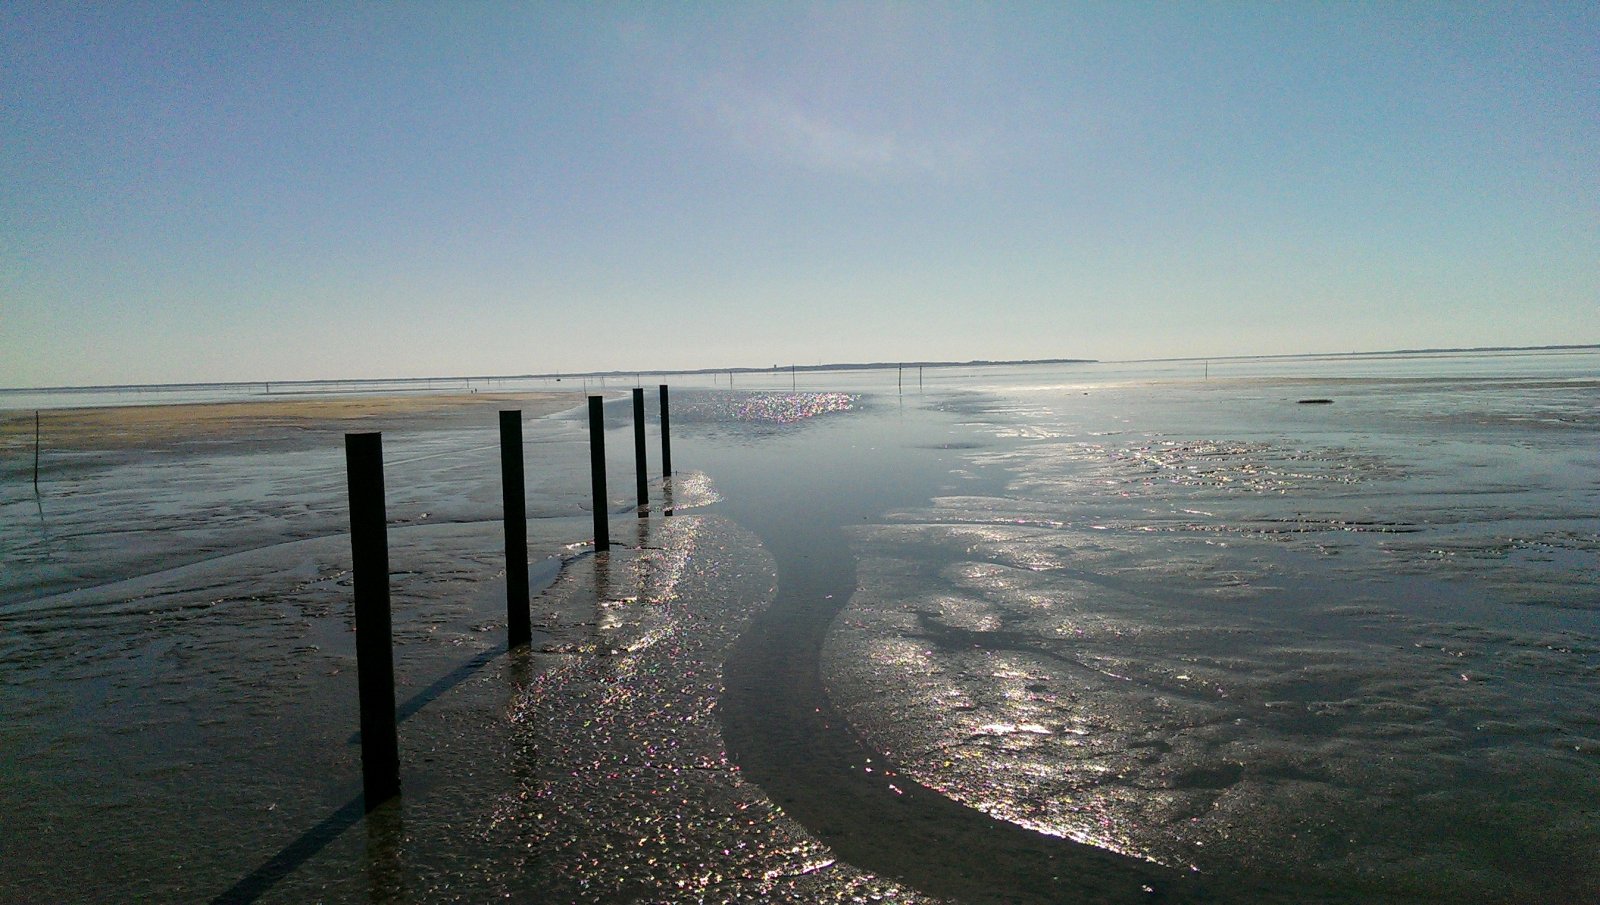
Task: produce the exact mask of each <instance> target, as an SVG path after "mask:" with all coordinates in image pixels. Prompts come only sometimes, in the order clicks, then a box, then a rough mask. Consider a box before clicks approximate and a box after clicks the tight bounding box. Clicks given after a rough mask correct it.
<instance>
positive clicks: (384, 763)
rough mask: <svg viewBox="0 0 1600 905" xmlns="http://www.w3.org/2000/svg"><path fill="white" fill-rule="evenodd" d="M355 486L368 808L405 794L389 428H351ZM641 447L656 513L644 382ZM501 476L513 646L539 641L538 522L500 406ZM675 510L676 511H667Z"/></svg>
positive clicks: (667, 471) (637, 455) (350, 470)
mask: <svg viewBox="0 0 1600 905" xmlns="http://www.w3.org/2000/svg"><path fill="white" fill-rule="evenodd" d="M604 404H605V400H604V399H603V398H602V397H600V396H590V397H589V468H590V473H591V479H592V482H593V490H594V535H595V536H594V548H595V552H596V553H600V552H604V551H606V550H609V549H610V548H611V531H610V524H609V521H608V513H607V506H606V441H605V417H604ZM344 449H345V471H346V477H347V479H348V481H349V489H350V552H351V554H352V558H353V560H354V568H353V579H354V585H355V587H354V595H355V614H356V673H357V684H358V685H359V687H360V696H361V788H362V797H363V798H364V800H365V806H366V809H367V811H369V812H370V811H372V810H373V809H374V808H376V807H377V806H378V805H380V804H382V803H383V802H385V801H387V800H388V799H390V798H392V797H393V796H395V795H398V794H400V746H399V732H398V728H397V720H396V718H395V706H394V653H393V642H392V632H391V627H390V621H389V537H388V527H387V516H386V514H385V511H384V494H383V434H381V433H359V434H345V435H344ZM633 451H634V462H635V470H636V472H637V474H638V491H639V516H640V517H641V518H643V517H644V516H645V515H646V514H647V511H646V505H647V503H648V502H649V484H650V481H649V478H648V477H647V475H646V467H647V466H646V462H645V433H644V389H643V388H639V387H636V388H634V391H633ZM661 472H662V475H663V477H665V478H668V479H670V478H671V477H672V443H671V439H670V437H669V436H668V421H667V386H666V384H662V385H661ZM500 482H501V488H502V492H503V498H504V508H505V539H506V625H507V644H508V646H509V647H512V648H515V647H518V646H520V645H523V644H527V643H529V642H530V641H532V640H533V626H532V623H531V621H530V619H529V615H528V605H529V594H528V519H527V500H526V495H525V494H526V484H525V482H524V480H523V474H522V413H521V412H520V411H502V412H501V413H500ZM666 514H667V515H671V514H672V510H671V509H667V510H666Z"/></svg>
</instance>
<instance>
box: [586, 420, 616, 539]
mask: <svg viewBox="0 0 1600 905" xmlns="http://www.w3.org/2000/svg"><path fill="white" fill-rule="evenodd" d="M589 478H590V483H591V485H592V486H593V488H594V551H595V552H596V553H600V552H602V551H605V550H609V549H611V524H610V522H609V521H608V520H607V518H606V415H605V399H603V398H602V397H600V396H590V397H589Z"/></svg>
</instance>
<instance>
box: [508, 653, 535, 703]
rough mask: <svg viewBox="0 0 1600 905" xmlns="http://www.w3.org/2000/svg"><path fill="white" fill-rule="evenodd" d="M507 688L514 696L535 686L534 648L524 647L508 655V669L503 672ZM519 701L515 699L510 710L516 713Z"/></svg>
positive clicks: (512, 700)
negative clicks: (530, 686)
mask: <svg viewBox="0 0 1600 905" xmlns="http://www.w3.org/2000/svg"><path fill="white" fill-rule="evenodd" d="M503 675H504V676H505V679H506V684H507V686H509V687H510V690H511V693H512V694H513V695H519V694H521V693H522V692H523V691H525V690H527V688H528V686H529V685H531V684H533V647H532V646H531V645H523V646H522V647H518V648H515V649H513V650H511V651H509V652H507V654H506V668H505V670H504V671H503ZM516 708H517V699H516V698H515V697H513V698H512V699H511V702H510V709H511V710H513V711H515V710H516Z"/></svg>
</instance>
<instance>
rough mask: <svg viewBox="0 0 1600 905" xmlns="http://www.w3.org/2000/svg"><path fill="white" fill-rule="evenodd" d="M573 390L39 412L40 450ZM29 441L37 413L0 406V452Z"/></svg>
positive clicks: (284, 429)
mask: <svg viewBox="0 0 1600 905" xmlns="http://www.w3.org/2000/svg"><path fill="white" fill-rule="evenodd" d="M582 401H583V397H582V395H581V394H579V393H576V392H573V393H532V392H530V393H450V394H438V395H415V394H414V395H401V396H340V397H332V398H318V397H309V396H301V397H293V398H284V399H271V398H265V397H263V398H261V399H255V400H249V401H240V402H204V403H187V404H179V405H125V406H103V407H96V408H68V409H50V410H46V411H42V412H40V413H39V433H40V441H41V442H40V445H41V446H42V448H43V450H44V451H45V453H47V454H48V453H50V452H54V451H60V450H66V451H73V452H80V451H87V450H126V449H158V448H172V447H177V446H182V445H185V444H194V443H199V442H203V443H208V444H230V445H232V444H247V443H262V442H272V443H280V442H283V441H284V440H285V439H288V438H290V437H292V436H293V435H294V434H296V433H299V432H309V433H321V432H334V431H359V430H384V429H402V428H408V427H416V426H419V425H421V424H424V423H427V424H432V425H436V426H437V425H443V424H451V423H464V422H468V421H471V420H472V419H475V418H482V419H483V420H484V422H485V423H487V424H493V423H494V420H493V419H494V412H496V411H498V410H500V409H521V410H522V414H523V417H524V418H538V417H541V416H544V415H549V414H552V413H555V412H559V411H562V410H564V409H568V408H572V407H573V406H576V405H578V404H580V403H582ZM33 446H34V413H33V412H31V411H17V410H11V411H0V457H3V458H4V459H5V460H7V461H13V462H15V461H19V457H23V456H24V455H25V454H26V455H27V456H28V457H29V464H30V467H31V453H32V450H33Z"/></svg>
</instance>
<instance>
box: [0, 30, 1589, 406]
mask: <svg viewBox="0 0 1600 905" xmlns="http://www.w3.org/2000/svg"><path fill="white" fill-rule="evenodd" d="M1581 342H1600V6H1597V5H1596V4H1585V3H1566V4H1551V5H1543V4H1512V5H1496V4H1487V3H1438V4H1432V3H1370V4H1368V3H1355V2H1351V3H1289V4H1267V3H1262V4H1250V3H1217V4H1211V3H1185V4H1170V3H1161V4H1141V3H1122V2H1119V3H1109V4H1042V3H1041V4H994V5H980V4H950V5H941V4H924V3H915V4H800V3H761V4H743V5H735V4H720V3H719V4H709V3H708V4H601V5H591V4H529V5H524V4H478V3H437V4H432V3H399V4H361V5H346V4H322V3H317V4H306V5H293V4H287V3H272V4H265V3H263V4H248V3H224V4H203V5H202V4H181V5H177V4H163V3H155V2H142V3H133V4H126V5H124V4H116V3H102V4H63V3H44V4H33V3H25V2H11V3H7V4H4V5H0V385H9V386H41V385H61V384H95V383H132V382H177V381H211V380H269V379H284V380H286V379H296V378H339V377H385V376H429V375H460V374H520V373H530V372H544V371H555V370H560V371H575V370H588V369H613V368H614V369H623V370H632V369H643V370H649V369H656V368H678V367H701V366H746V365H749V366H761V365H770V364H774V363H778V364H789V363H792V362H799V363H816V362H819V361H855V360H899V359H970V358H1044V357H1086V358H1100V359H1118V358H1147V357H1169V356H1222V355H1229V354H1255V353H1261V354H1269V353H1292V352H1336V351H1354V350H1372V349H1389V348H1402V347H1421V346H1476V345H1535V344H1548V343H1581Z"/></svg>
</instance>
